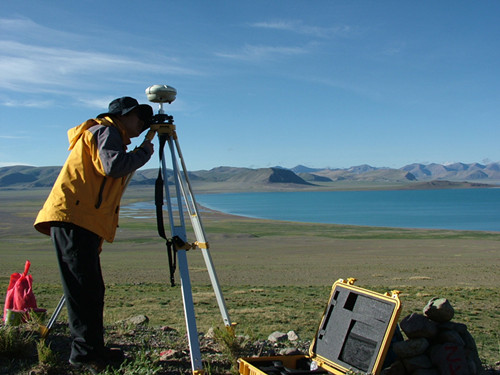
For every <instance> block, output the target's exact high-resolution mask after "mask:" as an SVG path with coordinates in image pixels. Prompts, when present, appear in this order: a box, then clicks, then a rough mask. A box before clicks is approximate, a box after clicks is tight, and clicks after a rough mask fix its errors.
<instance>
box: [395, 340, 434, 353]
mask: <svg viewBox="0 0 500 375" xmlns="http://www.w3.org/2000/svg"><path fill="white" fill-rule="evenodd" d="M428 347H429V341H428V340H427V339H426V338H425V337H419V338H416V339H409V340H406V341H398V342H395V343H394V344H393V345H392V350H394V353H395V354H396V355H397V356H398V357H400V358H408V357H414V356H417V355H421V354H424V353H425V351H426V350H427V348H428Z"/></svg>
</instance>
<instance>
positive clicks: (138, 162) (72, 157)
mask: <svg viewBox="0 0 500 375" xmlns="http://www.w3.org/2000/svg"><path fill="white" fill-rule="evenodd" d="M152 117H153V109H152V108H151V106H149V105H147V104H141V105H140V104H139V103H138V102H137V100H135V99H134V98H131V97H122V98H119V99H115V100H113V101H112V102H111V103H110V104H109V108H108V112H106V113H102V114H100V115H98V116H97V118H95V119H90V120H87V121H85V122H84V123H82V124H80V125H78V126H77V127H75V128H73V129H70V130H69V131H68V138H69V143H70V147H69V150H70V154H69V156H68V159H67V160H66V162H65V164H64V166H63V167H62V169H61V172H60V173H59V176H58V178H57V180H56V182H55V183H54V186H53V187H52V191H51V192H50V195H49V197H48V198H47V200H46V202H45V204H44V206H43V208H42V209H41V211H40V212H39V213H38V216H37V218H36V221H35V228H36V229H37V230H38V231H40V232H41V233H44V234H47V235H50V236H51V238H52V241H53V243H54V247H55V249H56V253H57V258H58V261H59V268H60V272H61V279H62V284H63V289H64V295H65V297H66V307H67V311H68V318H69V327H70V330H71V334H72V338H73V341H72V346H71V354H70V358H69V361H70V363H71V364H72V365H74V366H76V367H85V368H87V369H88V370H91V371H92V372H94V373H97V372H99V371H100V370H102V369H104V368H105V366H106V364H107V362H109V361H110V360H113V359H116V357H120V356H121V357H123V353H121V352H119V351H115V350H111V349H109V348H107V347H105V346H104V337H103V308H104V290H105V286H104V282H103V279H102V273H101V265H100V260H99V253H100V251H101V246H102V242H103V240H106V241H108V242H112V241H113V239H114V237H115V233H116V228H117V226H118V215H119V206H120V199H121V196H122V194H123V191H124V189H125V187H126V180H127V176H129V175H130V174H131V173H133V172H134V171H135V170H136V169H138V168H140V167H141V166H143V165H144V164H146V162H147V161H148V160H149V159H150V158H151V155H152V154H153V151H154V150H153V144H152V143H151V141H149V140H145V141H144V142H143V143H142V144H141V145H140V146H139V147H138V148H137V149H136V150H134V152H127V145H128V144H130V143H131V141H130V139H131V138H134V137H137V136H139V135H140V134H141V133H142V132H143V131H144V130H146V129H147V128H148V127H149V125H150V122H151V119H152Z"/></svg>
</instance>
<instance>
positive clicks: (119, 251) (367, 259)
mask: <svg viewBox="0 0 500 375" xmlns="http://www.w3.org/2000/svg"><path fill="white" fill-rule="evenodd" d="M127 193H128V192H127ZM46 194H47V191H43V190H39V191H37V190H35V191H26V192H13V191H0V207H1V209H0V254H1V262H0V290H6V289H7V285H8V282H9V277H10V274H11V273H13V272H22V270H23V269H24V262H25V261H26V259H29V260H30V261H31V263H32V267H31V273H32V275H33V278H34V292H35V295H36V297H37V302H38V305H39V307H43V308H46V309H47V310H48V313H49V315H50V314H51V313H52V311H53V309H54V308H55V307H56V305H57V302H58V301H59V298H60V296H61V287H60V282H59V272H58V268H57V263H56V259H55V255H54V251H53V249H52V244H51V242H50V239H49V238H48V237H46V236H43V235H41V234H39V233H37V232H36V231H35V230H34V229H33V227H32V224H33V220H34V218H35V216H36V212H37V211H38V209H39V208H40V207H41V205H42V203H43V201H44V199H45V197H46ZM141 194H143V193H142V192H141V191H140V190H135V191H134V190H133V189H132V191H131V193H130V194H128V195H126V196H125V202H131V201H134V200H140V199H141V197H142V199H144V196H143V195H141ZM151 194H152V192H151ZM146 199H147V198H146ZM202 219H203V224H204V226H205V231H206V233H207V237H208V241H209V243H210V252H211V255H212V258H213V261H214V264H215V268H216V271H217V274H218V277H219V281H220V284H221V287H222V289H223V293H224V297H225V300H226V305H227V307H228V310H229V314H230V316H231V319H232V320H233V321H234V322H237V323H238V325H237V332H239V333H245V334H250V335H252V336H253V337H255V338H267V336H268V335H269V334H270V333H272V332H273V331H276V330H279V331H288V330H295V331H296V332H297V333H298V334H299V336H300V337H301V338H302V339H309V338H312V337H313V336H314V333H315V330H316V328H317V325H318V324H319V321H320V318H321V315H322V313H323V309H324V307H325V305H326V302H327V299H328V296H329V291H330V288H331V285H332V284H333V282H335V281H336V280H337V279H339V278H348V277H356V278H357V279H358V281H357V283H356V285H359V286H362V287H366V288H369V289H372V290H375V291H380V292H385V291H389V290H394V289H397V290H400V291H401V294H400V297H401V300H402V303H403V312H402V315H401V316H402V317H403V316H405V315H407V314H409V313H411V312H421V311H422V309H423V307H424V306H425V304H426V303H427V301H428V300H429V299H430V298H432V297H443V298H447V299H448V300H450V302H451V304H452V305H453V307H454V308H455V311H456V315H455V318H454V320H455V321H458V322H462V323H465V324H467V326H468V328H469V330H470V331H471V333H472V335H473V337H474V338H475V340H476V343H477V346H478V349H479V352H480V355H481V357H482V358H483V360H484V361H485V362H486V363H489V364H493V363H495V362H496V361H498V360H499V359H500V347H499V342H500V337H499V334H498V332H500V317H499V315H498V314H499V313H498V311H500V297H498V296H499V295H500V267H499V265H500V261H499V258H498V253H499V247H500V242H499V241H500V233H488V232H471V231H445V230H409V229H393V228H373V227H355V226H342V225H326V224H303V223H290V222H278V221H266V220H256V219H248V218H237V217H229V216H226V215H221V214H218V213H214V212H206V213H205V212H203V213H202ZM188 227H190V225H189V224H188ZM189 240H190V241H194V240H195V238H194V237H193V235H192V234H191V233H190V234H189ZM165 251H166V247H165V244H164V240H162V239H161V238H159V236H158V235H157V231H156V222H155V219H134V218H125V217H123V218H122V219H121V222H120V228H119V230H118V232H117V237H116V241H115V243H113V244H105V245H104V251H103V253H102V267H103V273H104V279H105V281H106V286H107V289H106V306H105V321H106V323H107V324H112V323H114V322H116V321H119V320H122V319H125V318H128V317H130V316H133V315H137V314H145V315H147V316H148V317H149V318H150V321H151V324H152V325H158V326H160V325H168V326H171V327H174V328H175V329H178V330H180V331H183V330H184V329H185V328H184V324H185V323H184V317H183V307H182V296H181V291H180V287H178V286H177V287H174V288H172V287H170V286H169V275H168V264H167V256H166V252H165ZM188 262H189V267H190V276H191V280H192V283H193V285H192V290H193V297H194V300H195V309H196V314H197V324H198V326H199V329H200V330H201V331H205V332H206V330H208V329H209V328H210V327H214V326H215V327H217V326H220V325H221V323H222V320H221V315H220V312H219V310H218V307H217V304H216V301H215V296H214V295H213V290H212V287H211V286H210V281H209V279H208V275H207V271H206V267H205V263H204V261H203V257H202V256H201V254H200V252H199V251H198V250H192V251H189V252H188ZM177 279H178V275H177ZM64 319H65V311H64V310H63V314H62V316H61V320H64ZM138 360H139V361H140V358H139V359H138Z"/></svg>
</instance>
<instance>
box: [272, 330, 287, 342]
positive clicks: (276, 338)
mask: <svg viewBox="0 0 500 375" xmlns="http://www.w3.org/2000/svg"><path fill="white" fill-rule="evenodd" d="M267 339H268V340H269V341H271V342H282V341H286V340H288V335H287V334H286V333H283V332H278V331H275V332H273V333H271V334H270V335H269V337H268V338H267Z"/></svg>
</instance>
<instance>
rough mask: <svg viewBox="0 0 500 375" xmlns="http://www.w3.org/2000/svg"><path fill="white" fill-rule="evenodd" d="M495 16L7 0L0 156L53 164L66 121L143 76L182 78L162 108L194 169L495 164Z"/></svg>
mask: <svg viewBox="0 0 500 375" xmlns="http://www.w3.org/2000/svg"><path fill="white" fill-rule="evenodd" d="M499 14H500V1H493V0H485V1H477V2H472V1H430V0H423V1H365V0H356V1H347V0H345V1H340V0H338V1H337V0H330V1H321V0H317V1H315V0H309V1H306V0H302V1H298V0H288V1H284V0H276V1H261V0H252V1H236V0H234V1H219V0H212V1H202V0H199V1H189V0H187V1H169V0H161V1H152V0H143V1H140V2H139V1H125V0H121V1H117V0H111V1H105V0H104V1H103V0H99V1H93V0H90V1H89V0H81V1H67V0H64V1H61V0H52V1H50V2H48V1H39V0H36V1H35V0H32V1H24V0H17V1H2V2H0V129H1V131H0V166H7V165H16V164H28V165H36V166H48V165H62V164H63V162H64V160H65V159H66V156H67V147H68V143H67V137H66V131H67V129H69V128H70V127H73V126H76V125H78V124H80V123H81V122H83V121H85V120H86V119H88V118H92V117H95V116H96V115H97V114H99V113H101V112H105V111H106V108H107V105H108V103H109V102H110V101H111V100H112V99H114V98H117V97H120V96H133V97H135V98H137V99H138V100H139V101H140V102H141V103H147V98H146V95H145V89H146V88H147V87H148V86H150V85H153V84H168V85H170V86H173V87H175V88H176V89H177V91H178V94H177V99H176V101H175V102H174V103H172V104H171V105H168V106H166V108H165V109H166V111H167V113H169V114H171V115H173V116H174V118H175V123H176V125H177V132H178V135H179V139H180V144H181V147H182V152H183V154H184V157H185V160H186V164H187V166H188V169H190V170H200V169H211V168H213V167H217V166H236V167H250V168H261V167H270V166H276V165H280V166H283V167H289V168H291V167H294V166H296V165H297V164H304V165H307V166H309V167H318V168H319V167H331V168H347V167H350V166H354V165H360V164H370V165H372V166H376V167H392V168H400V167H403V166H404V165H406V164H410V163H425V164H427V163H433V162H435V163H448V162H459V161H460V162H466V163H472V162H480V163H488V162H492V161H500V146H499V139H500V120H499V119H500V74H499V73H500V48H499V47H500V42H499V41H500V23H499V22H498V15H499ZM152 105H153V108H154V109H155V111H156V110H157V106H156V105H155V104H152ZM138 141H139V140H138ZM155 143H157V141H156V140H155ZM157 166H158V160H157V154H155V156H154V157H153V158H152V159H151V161H150V162H149V163H148V164H146V166H145V168H156V167H157Z"/></svg>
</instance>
